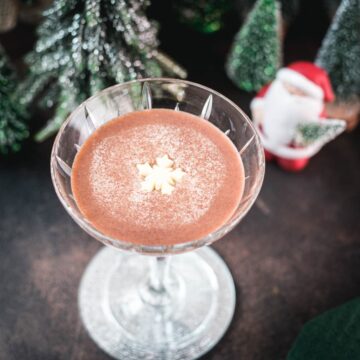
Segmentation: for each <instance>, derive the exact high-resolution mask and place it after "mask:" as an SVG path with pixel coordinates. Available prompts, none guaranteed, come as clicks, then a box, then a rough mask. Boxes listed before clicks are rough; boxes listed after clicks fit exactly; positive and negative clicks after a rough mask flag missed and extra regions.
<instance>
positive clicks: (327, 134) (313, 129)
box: [295, 120, 345, 147]
mask: <svg viewBox="0 0 360 360" xmlns="http://www.w3.org/2000/svg"><path fill="white" fill-rule="evenodd" d="M344 129H345V123H344V121H342V120H327V121H320V122H304V123H300V124H298V126H297V128H296V135H295V144H296V146H300V147H304V146H309V145H313V144H322V145H324V144H326V143H328V142H330V141H331V140H332V139H334V138H336V137H337V136H338V135H339V134H341V133H342V132H343V131H344Z"/></svg>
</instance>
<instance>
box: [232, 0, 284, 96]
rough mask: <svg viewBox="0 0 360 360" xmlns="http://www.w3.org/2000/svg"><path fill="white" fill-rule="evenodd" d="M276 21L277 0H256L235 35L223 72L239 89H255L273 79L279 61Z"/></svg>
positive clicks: (277, 22)
mask: <svg viewBox="0 0 360 360" xmlns="http://www.w3.org/2000/svg"><path fill="white" fill-rule="evenodd" d="M279 22H280V17H279V4H278V3H277V1H275V0H258V1H257V2H256V4H255V6H254V8H253V10H252V11H251V12H250V13H249V15H248V18H247V20H246V21H245V23H244V25H243V27H242V28H241V29H240V31H239V33H238V34H237V35H236V36H235V40H234V44H233V46H232V49H231V50H230V54H229V56H228V59H227V63H226V71H227V74H228V76H229V78H230V79H231V80H232V81H233V82H234V83H235V84H236V85H237V86H238V87H240V88H241V89H243V90H246V91H256V90H259V89H260V88H261V87H262V86H263V85H265V84H267V83H268V82H270V81H271V80H273V79H274V77H275V75H276V71H277V70H278V68H279V67H280V63H281V46H280V39H279Z"/></svg>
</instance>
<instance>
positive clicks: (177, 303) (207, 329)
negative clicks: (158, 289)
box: [79, 247, 235, 360]
mask: <svg viewBox="0 0 360 360" xmlns="http://www.w3.org/2000/svg"><path fill="white" fill-rule="evenodd" d="M150 260H151V259H150V258H149V257H145V256H140V255H137V254H132V253H126V252H120V251H117V250H114V249H112V248H104V249H102V250H101V251H100V252H99V253H98V254H97V255H96V256H95V257H94V258H93V260H92V261H91V262H90V264H89V265H88V267H87V269H86V271H85V273H84V275H83V278H82V281H81V285H80V289H79V307H80V314H81V317H82V320H83V323H84V325H85V327H86V329H87V331H88V332H89V334H90V336H91V338H92V339H93V340H94V341H95V343H96V344H97V345H98V346H99V347H100V348H101V349H103V350H104V351H105V352H106V353H108V354H109V355H111V356H112V357H114V358H115V359H127V360H132V359H134V360H135V359H137V360H138V359H147V360H150V359H154V360H155V359H156V360H167V359H169V360H170V359H171V360H177V359H195V358H198V357H199V356H201V355H202V354H204V353H206V352H207V351H209V350H210V349H211V348H212V347H213V346H214V345H215V344H216V343H217V342H218V341H219V340H220V339H221V337H222V336H223V335H224V333H225V331H226V330H227V328H228V326H229V324H230V322H231V319H232V317H233V313H234V308H235V288H234V282H233V279H232V276H231V274H230V272H229V269H228V268H227V266H226V264H225V263H224V261H223V260H222V259H221V258H220V256H219V255H217V253H216V252H215V251H214V250H212V249H211V248H208V247H204V248H201V249H199V250H196V251H193V252H189V253H185V254H182V255H175V256H171V261H170V269H169V280H168V287H169V296H168V298H167V299H165V300H166V301H164V303H163V304H162V305H160V306H159V305H153V304H151V302H149V301H148V299H147V298H146V294H144V291H143V290H144V288H145V281H146V280H147V278H148V274H149V263H150Z"/></svg>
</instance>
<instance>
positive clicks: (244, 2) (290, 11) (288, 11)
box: [236, 0, 335, 23]
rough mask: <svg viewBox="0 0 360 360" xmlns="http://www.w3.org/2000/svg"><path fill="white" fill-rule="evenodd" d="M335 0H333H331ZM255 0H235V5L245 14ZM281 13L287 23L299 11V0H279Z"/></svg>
mask: <svg viewBox="0 0 360 360" xmlns="http://www.w3.org/2000/svg"><path fill="white" fill-rule="evenodd" d="M333 1H335V0H333ZM255 2H256V0H237V1H236V4H237V7H238V8H240V10H241V12H242V13H243V14H247V13H248V12H249V11H250V10H251V9H252V7H253V6H254V3H255ZM280 5H281V14H282V16H283V18H284V20H285V21H286V22H287V23H289V22H291V20H293V18H294V17H295V16H296V15H297V13H298V11H299V6H300V1H299V0H280Z"/></svg>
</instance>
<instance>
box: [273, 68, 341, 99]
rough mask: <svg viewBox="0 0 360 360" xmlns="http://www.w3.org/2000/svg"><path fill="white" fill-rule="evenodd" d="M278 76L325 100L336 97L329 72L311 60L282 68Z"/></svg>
mask: <svg viewBox="0 0 360 360" xmlns="http://www.w3.org/2000/svg"><path fill="white" fill-rule="evenodd" d="M276 78H277V79H280V80H282V81H284V82H287V83H289V84H290V85H293V86H296V87H297V88H300V89H302V90H303V91H304V92H306V93H308V94H309V95H311V96H313V97H314V98H318V99H322V100H324V101H325V102H332V101H333V100H334V99H335V95H334V92H333V90H332V87H331V83H330V79H329V76H328V74H327V73H326V71H325V70H323V69H322V68H320V67H319V66H317V65H315V64H313V63H311V62H306V61H298V62H295V63H292V64H291V65H289V66H288V67H286V68H282V69H280V70H279V71H278V72H277V75H276Z"/></svg>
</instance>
